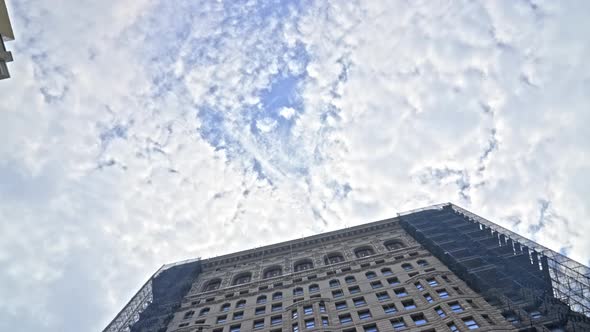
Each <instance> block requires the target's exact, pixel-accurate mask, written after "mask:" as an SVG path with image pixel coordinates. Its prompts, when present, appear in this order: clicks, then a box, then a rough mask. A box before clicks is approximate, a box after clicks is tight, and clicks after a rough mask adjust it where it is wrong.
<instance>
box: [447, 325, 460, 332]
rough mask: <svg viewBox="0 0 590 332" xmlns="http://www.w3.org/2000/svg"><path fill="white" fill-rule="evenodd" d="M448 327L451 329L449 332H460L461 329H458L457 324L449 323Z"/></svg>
mask: <svg viewBox="0 0 590 332" xmlns="http://www.w3.org/2000/svg"><path fill="white" fill-rule="evenodd" d="M447 326H448V327H449V330H451V331H453V332H456V331H459V329H458V328H457V325H455V323H449V324H447Z"/></svg>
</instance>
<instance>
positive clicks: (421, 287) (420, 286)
mask: <svg viewBox="0 0 590 332" xmlns="http://www.w3.org/2000/svg"><path fill="white" fill-rule="evenodd" d="M414 286H416V288H417V289H418V290H420V291H422V290H424V286H422V284H421V283H419V282H417V283H415V284H414Z"/></svg>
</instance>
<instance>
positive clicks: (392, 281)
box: [387, 277, 399, 286]
mask: <svg viewBox="0 0 590 332" xmlns="http://www.w3.org/2000/svg"><path fill="white" fill-rule="evenodd" d="M387 282H388V283H389V285H390V286H395V285H399V279H398V278H397V277H393V278H389V279H387Z"/></svg>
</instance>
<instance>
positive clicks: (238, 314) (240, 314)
mask: <svg viewBox="0 0 590 332" xmlns="http://www.w3.org/2000/svg"><path fill="white" fill-rule="evenodd" d="M242 318H244V312H243V311H237V312H235V313H234V320H239V319H242Z"/></svg>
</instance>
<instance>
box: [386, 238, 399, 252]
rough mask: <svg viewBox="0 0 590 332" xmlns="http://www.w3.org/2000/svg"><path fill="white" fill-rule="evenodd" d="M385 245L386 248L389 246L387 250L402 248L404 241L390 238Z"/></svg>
mask: <svg viewBox="0 0 590 332" xmlns="http://www.w3.org/2000/svg"><path fill="white" fill-rule="evenodd" d="M384 245H385V248H387V250H389V251H392V250H397V249H401V248H403V247H404V244H403V242H401V241H399V240H389V241H386V242H385V243H384Z"/></svg>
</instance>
